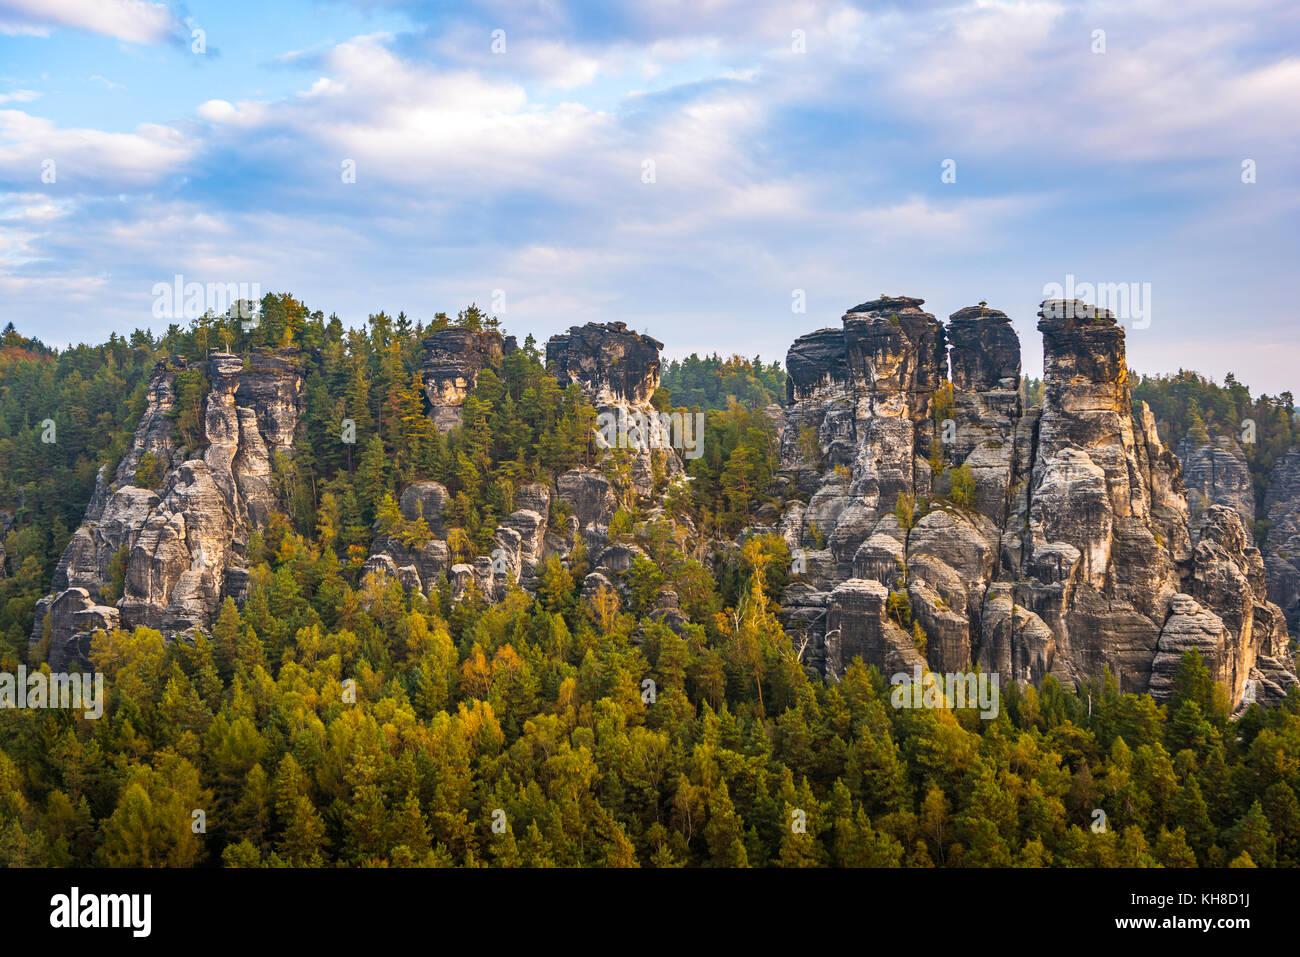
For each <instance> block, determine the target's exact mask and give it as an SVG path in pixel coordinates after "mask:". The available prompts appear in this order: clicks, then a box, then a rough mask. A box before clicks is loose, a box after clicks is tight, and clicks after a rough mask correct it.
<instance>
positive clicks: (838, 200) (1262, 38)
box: [0, 0, 1300, 393]
mask: <svg viewBox="0 0 1300 957" xmlns="http://www.w3.org/2000/svg"><path fill="white" fill-rule="evenodd" d="M196 31H197V32H196ZM1098 31H1101V32H1098ZM1298 41H1300V6H1297V4H1295V3H1294V2H1293V0H1231V2H1222V3H1215V2H1205V0H1113V2H1095V3H1057V2H1051V0H1041V2H1039V0H1029V2H995V0H974V2H966V3H945V2H939V0H934V2H916V3H913V2H909V3H898V4H891V3H874V2H871V3H869V2H863V0H859V2H848V0H795V2H784V3H782V2H769V0H734V2H733V0H653V2H642V3H620V2H613V0H599V2H597V0H593V2H583V0H540V2H538V0H534V2H507V0H488V2H480V3H477V4H472V5H468V4H466V5H462V4H458V3H455V2H438V3H423V2H402V0H393V2H384V0H355V2H351V3H348V2H342V0H339V2H318V3H312V2H296V0H276V2H274V3H269V2H266V0H259V2H249V0H190V2H187V3H184V4H181V3H153V2H148V0H0V320H3V321H13V322H14V323H15V324H16V325H17V326H18V327H19V329H20V330H21V331H23V332H24V333H27V334H35V335H37V336H39V337H40V338H42V339H44V340H45V341H46V342H48V343H51V344H55V345H65V344H67V343H69V342H77V341H100V340H102V339H104V338H105V337H106V336H107V334H108V333H109V332H110V331H111V330H117V331H119V332H123V331H129V330H130V329H133V328H136V327H145V326H150V325H152V326H153V327H154V328H155V329H157V328H159V327H160V324H159V322H158V321H157V320H155V319H153V317H152V312H151V310H152V306H153V302H154V296H153V294H152V289H153V286H154V284H155V283H157V282H164V281H171V279H172V277H173V276H174V275H176V274H181V275H183V276H184V277H185V280H186V281H198V282H221V283H228V282H247V283H250V284H251V283H257V284H259V285H260V287H261V290H262V291H263V292H267V291H273V290H274V291H282V290H287V291H292V292H293V293H295V294H296V295H298V296H299V297H300V298H302V299H304V300H305V301H306V302H307V303H308V305H309V306H311V307H312V308H313V309H321V310H323V311H324V312H325V313H327V314H328V313H330V312H337V313H338V315H339V316H340V317H342V318H343V319H344V320H345V322H348V323H349V324H358V323H360V322H362V321H364V319H365V317H366V315H367V314H369V313H372V312H377V311H379V310H381V309H382V310H386V311H388V312H390V313H396V312H397V311H398V310H403V309H404V310H405V311H406V312H407V314H408V315H410V316H412V317H418V318H424V319H427V318H428V317H430V316H431V315H432V314H433V313H434V312H437V311H440V310H442V311H447V312H454V311H455V310H456V309H458V308H461V307H463V306H464V305H466V304H467V303H469V302H471V301H475V302H478V303H479V304H480V305H484V306H489V305H491V304H492V302H493V297H494V294H495V295H496V302H497V304H498V306H503V308H499V309H498V314H499V315H500V317H501V319H502V320H503V322H504V323H505V325H506V326H507V327H508V328H509V329H510V330H511V331H512V332H516V333H518V334H520V335H521V336H522V335H524V334H526V333H528V332H532V333H534V334H536V335H537V336H538V337H539V338H540V339H544V338H545V337H546V336H548V335H550V334H551V333H553V332H556V331H559V330H561V329H564V328H567V327H568V326H570V325H573V324H575V323H582V322H587V321H608V320H614V319H621V320H624V321H626V322H627V323H628V324H629V325H630V326H632V327H634V328H637V329H640V330H642V331H648V332H650V333H651V334H653V335H655V336H656V337H658V338H659V339H661V340H663V341H664V342H665V343H666V344H667V350H666V351H667V353H668V354H669V355H671V356H680V355H684V354H687V353H689V352H691V351H700V352H705V351H714V350H717V351H720V352H723V353H732V352H741V353H744V354H746V355H754V354H761V355H763V356H764V357H765V358H767V359H774V358H776V359H783V358H784V355H785V351H786V348H787V347H788V346H789V343H790V341H791V340H792V339H793V338H794V337H795V336H797V335H799V334H801V333H803V332H806V331H809V330H811V329H815V328H818V327H822V326H827V325H835V324H837V323H838V319H839V316H840V315H842V314H843V312H844V311H845V309H846V308H847V307H849V306H851V305H853V304H855V303H858V302H861V301H863V300H865V299H869V298H875V297H876V296H877V295H879V294H881V293H888V294H905V295H912V296H919V297H922V298H924V299H926V301H927V306H926V308H927V309H928V310H930V311H932V312H934V313H935V314H936V315H938V316H940V317H941V318H946V317H947V316H948V315H949V314H950V313H952V312H954V311H955V310H957V309H958V308H960V307H962V306H965V305H970V304H973V303H975V302H978V301H979V300H986V301H987V302H988V303H989V304H990V305H991V306H995V307H997V308H1001V309H1003V310H1004V311H1006V312H1007V313H1008V314H1009V315H1011V316H1012V317H1013V319H1014V320H1015V322H1016V326H1017V329H1018V330H1019V332H1020V335H1021V339H1022V341H1023V342H1024V344H1025V366H1026V371H1029V372H1035V371H1037V370H1038V369H1040V368H1041V358H1040V357H1041V349H1040V346H1039V337H1038V334H1037V332H1036V331H1035V330H1034V321H1035V320H1034V312H1035V310H1036V307H1037V303H1038V301H1039V300H1041V299H1042V298H1044V290H1045V289H1046V288H1048V286H1049V284H1052V283H1056V284H1059V285H1061V286H1065V285H1066V283H1067V282H1068V281H1070V280H1069V279H1068V277H1073V282H1075V283H1080V284H1081V283H1125V284H1133V283H1136V284H1137V287H1136V288H1137V290H1138V295H1139V297H1140V299H1138V300H1136V302H1137V303H1140V306H1141V310H1140V311H1139V310H1138V309H1137V308H1133V312H1134V315H1133V316H1132V317H1130V319H1129V321H1128V322H1127V323H1126V324H1127V325H1128V326H1129V328H1130V332H1129V354H1130V362H1131V364H1132V365H1133V366H1134V367H1135V368H1137V369H1139V370H1141V371H1146V372H1154V371H1172V370H1175V369H1177V368H1179V367H1187V368H1195V369H1198V370H1200V371H1202V372H1205V373H1206V374H1209V375H1212V376H1214V377H1216V378H1221V377H1222V376H1223V374H1224V373H1226V372H1228V371H1233V372H1235V373H1236V374H1237V376H1238V378H1240V379H1242V380H1243V381H1246V382H1248V383H1250V384H1251V385H1252V386H1253V387H1254V389H1255V391H1256V392H1259V391H1267V392H1273V393H1276V392H1279V391H1282V390H1284V389H1291V390H1292V391H1297V392H1300V388H1297V387H1298V386H1300V376H1297V375H1296V370H1297V369H1300V332H1298V331H1297V326H1296V323H1295V312H1296V296H1295V288H1294V287H1295V283H1294V279H1295V277H1296V275H1297V268H1296V267H1297V262H1300V256H1298V255H1297V254H1298V253H1300V216H1298V214H1300V179H1298V174H1300V156H1298V155H1297V147H1298V146H1300V54H1298V53H1297V51H1298V50H1300V43H1298ZM1248 161H1249V162H1248ZM349 170H351V171H354V172H355V176H354V177H350V176H349V175H347V174H348V172H349ZM1251 170H1253V176H1252V175H1249V174H1250V171H1251ZM945 173H946V174H947V175H945ZM351 178H354V179H355V181H354V182H350V181H348V180H349V179H351ZM1250 179H1253V180H1254V181H1253V182H1245V181H1244V180H1250ZM1146 284H1149V286H1148V285H1146ZM1145 289H1149V290H1150V292H1149V295H1147V294H1144V292H1143V290H1145ZM798 291H802V299H803V300H804V302H805V303H806V312H804V313H798V312H795V311H794V309H795V307H796V306H797V303H798V300H799V298H800V293H799V292H798ZM1084 298H1087V297H1086V296H1084Z"/></svg>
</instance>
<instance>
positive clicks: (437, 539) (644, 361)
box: [365, 322, 683, 620]
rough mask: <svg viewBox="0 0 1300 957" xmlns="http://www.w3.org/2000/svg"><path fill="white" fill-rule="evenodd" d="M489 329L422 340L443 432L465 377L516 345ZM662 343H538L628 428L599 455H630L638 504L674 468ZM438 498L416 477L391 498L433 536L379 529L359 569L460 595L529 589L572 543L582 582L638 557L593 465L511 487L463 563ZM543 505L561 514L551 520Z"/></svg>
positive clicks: (623, 331) (452, 420)
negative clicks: (622, 439)
mask: <svg viewBox="0 0 1300 957" xmlns="http://www.w3.org/2000/svg"><path fill="white" fill-rule="evenodd" d="M494 335H495V334H489V333H483V334H467V333H465V332H464V331H463V330H443V331H442V332H439V333H435V334H434V335H433V336H430V337H429V338H428V339H426V340H425V348H426V350H427V352H428V354H427V356H426V361H425V374H426V382H427V384H428V388H429V398H430V401H431V403H432V405H433V409H432V412H431V413H430V414H431V416H432V417H433V418H434V420H435V422H437V423H438V424H439V427H440V428H444V429H447V428H452V427H455V426H456V425H458V424H459V422H460V405H461V403H462V402H463V401H464V397H465V395H466V394H468V391H469V389H471V388H473V381H474V378H475V377H476V376H477V375H478V374H479V372H481V371H482V369H483V368H485V367H487V366H490V365H493V364H496V363H499V361H500V357H501V355H503V354H508V353H509V352H510V351H511V350H513V348H514V341H513V340H512V339H506V340H500V337H496V339H493V338H492V337H493V336H494ZM661 348H662V344H661V343H659V342H657V341H656V340H654V339H652V338H650V337H649V336H642V335H639V334H638V333H636V332H633V331H631V330H629V329H628V328H627V326H626V325H625V324H624V323H621V322H612V323H605V324H595V323H589V324H587V325H585V326H575V327H573V328H572V329H570V330H569V331H568V332H566V333H562V334H560V335H557V336H554V337H552V338H551V340H550V341H549V342H548V343H547V346H546V356H547V361H548V365H549V366H550V368H551V371H552V372H553V373H554V374H555V375H556V377H557V379H558V381H559V382H560V384H561V386H563V387H567V386H568V385H570V384H576V385H578V387H579V388H580V389H581V390H582V392H583V394H584V396H585V397H586V399H587V400H588V401H589V402H590V403H592V405H593V406H594V407H595V409H596V411H597V413H598V414H600V415H609V416H612V417H613V418H612V421H614V422H615V423H620V424H625V423H632V424H631V425H630V427H629V428H628V433H629V434H628V438H629V441H628V443H627V444H626V446H624V445H622V443H617V447H616V448H615V450H614V451H613V452H611V453H606V454H615V455H626V456H627V457H628V464H629V466H630V468H629V470H628V474H629V478H630V486H631V487H630V489H629V490H627V491H629V492H630V494H632V495H636V496H639V497H641V498H642V499H645V500H650V499H651V497H652V496H653V495H654V494H655V493H656V492H657V491H659V490H662V489H663V488H664V487H665V486H666V483H668V482H671V481H674V480H675V479H677V478H678V477H680V476H681V475H682V474H683V468H682V464H681V460H680V458H679V457H678V454H677V453H676V452H675V451H674V449H673V447H672V439H673V437H674V436H673V433H672V430H671V429H665V428H663V427H662V425H661V424H660V422H659V420H658V415H657V412H656V411H655V409H654V408H653V407H652V406H651V405H650V398H651V396H653V395H654V392H655V390H656V389H657V388H658V387H659V367H660V360H659V350H660V349H661ZM447 501H448V493H447V489H446V488H445V487H443V486H442V485H440V484H439V483H437V482H415V483H413V484H411V485H408V486H407V487H406V488H405V489H403V490H402V493H401V496H400V503H399V504H400V508H401V511H402V516H403V518H404V519H406V520H407V521H408V522H411V521H414V520H415V519H417V518H420V517H423V518H424V520H425V521H426V522H427V523H428V525H429V528H430V531H431V532H432V533H433V539H432V540H430V541H429V542H427V543H425V544H424V545H422V546H420V547H419V548H412V547H411V546H410V545H407V544H405V543H403V542H402V541H401V540H400V539H399V538H397V537H394V536H389V535H383V534H377V535H376V537H375V540H374V542H373V543H372V546H371V553H370V557H369V558H368V559H367V562H366V566H365V570H366V571H367V572H378V573H383V574H386V575H388V576H390V577H393V578H396V579H397V580H399V581H401V582H402V583H403V585H404V586H406V587H407V588H418V589H422V590H424V591H425V592H428V590H429V589H430V588H432V587H433V586H434V585H435V583H436V582H437V581H438V580H439V578H440V577H441V576H443V575H446V577H447V580H448V582H449V583H450V585H451V589H452V595H453V597H455V598H457V599H459V598H461V597H464V596H465V595H466V594H468V593H469V592H470V591H471V589H475V590H477V591H478V592H479V593H480V594H482V595H483V596H485V597H486V598H488V599H489V600H496V599H499V598H501V597H503V596H504V595H505V593H506V590H507V589H508V588H509V587H510V586H511V585H513V584H519V585H522V586H524V587H532V586H533V585H535V584H536V582H537V578H538V575H539V574H540V573H541V570H542V568H543V567H544V565H545V563H546V561H547V560H548V559H549V558H550V557H551V556H556V557H558V558H559V559H560V560H561V561H562V562H563V561H566V560H567V558H568V556H569V554H570V552H571V551H572V550H573V547H574V545H575V543H576V542H578V541H579V540H581V541H582V543H583V544H585V546H586V547H587V549H588V554H589V556H590V561H591V570H590V573H589V574H588V576H587V579H588V580H587V581H586V582H585V583H584V587H588V586H589V587H590V588H591V589H594V588H597V587H600V586H601V585H602V584H604V585H606V586H608V587H610V588H617V585H616V584H615V582H616V581H617V580H618V577H619V573H621V572H624V571H626V570H627V568H629V567H630V566H631V563H632V561H633V560H634V559H635V557H636V553H637V552H639V549H637V550H635V551H630V550H629V547H628V546H623V545H619V544H614V545H611V544H610V542H609V526H610V522H611V520H612V519H613V518H614V515H615V513H616V512H617V511H618V507H619V498H618V494H617V493H616V490H615V488H614V486H613V485H612V484H611V482H610V479H609V478H608V477H606V475H605V473H604V472H602V471H601V470H600V469H597V468H591V467H587V466H580V467H577V468H574V469H570V470H569V471H567V472H564V473H563V474H561V475H559V476H558V477H557V479H556V483H555V485H554V487H551V486H548V485H546V484H541V483H533V484H526V485H521V486H519V487H518V488H516V489H515V490H514V501H513V506H514V510H513V511H511V512H510V513H509V514H507V515H505V516H504V517H503V518H501V519H500V520H499V521H498V523H497V529H496V532H495V533H494V535H493V537H492V543H491V549H490V553H489V554H487V555H480V556H476V557H475V558H474V560H473V561H472V562H457V563H455V564H450V560H449V555H450V550H449V549H448V546H447V542H446V541H445V539H446V537H447V534H448V532H449V531H450V529H449V527H448V526H447V523H446V522H445V521H444V520H443V511H444V508H445V506H446V504H447ZM552 502H554V503H555V505H556V506H557V508H558V509H559V511H555V512H554V515H553V508H552ZM647 504H649V505H653V502H652V501H647ZM651 512H652V513H653V508H652V509H651ZM553 519H554V521H552V520H553ZM660 611H661V612H662V617H663V618H664V619H665V620H673V615H674V614H677V611H676V607H675V605H673V604H672V602H671V601H668V603H667V604H665V605H664V607H663V608H662V609H660ZM679 617H680V616H679Z"/></svg>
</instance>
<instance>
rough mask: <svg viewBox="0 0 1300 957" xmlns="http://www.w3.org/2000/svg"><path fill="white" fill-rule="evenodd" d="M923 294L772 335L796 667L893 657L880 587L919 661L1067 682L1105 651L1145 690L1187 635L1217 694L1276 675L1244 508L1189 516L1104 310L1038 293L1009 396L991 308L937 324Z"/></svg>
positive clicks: (1163, 673)
mask: <svg viewBox="0 0 1300 957" xmlns="http://www.w3.org/2000/svg"><path fill="white" fill-rule="evenodd" d="M921 305H922V300H919V299H910V298H903V297H898V298H882V299H878V300H874V301H872V302H868V303H864V304H862V305H860V306H856V307H854V308H853V309H851V310H849V312H848V313H847V314H846V315H845V316H844V318H843V328H842V329H823V330H819V331H817V332H813V333H809V334H808V335H805V336H802V337H800V338H799V339H797V340H796V341H795V343H794V345H792V346H791V348H790V353H789V356H788V358H787V369H788V380H787V392H788V398H789V401H790V404H789V407H788V408H787V410H786V414H785V419H786V422H785V428H784V431H783V436H782V468H781V477H782V479H783V480H784V482H785V483H786V488H787V492H788V494H789V495H791V496H794V497H796V498H798V499H800V500H799V501H795V502H794V503H792V504H791V505H789V506H788V507H787V510H786V513H785V515H784V516H783V517H782V520H781V521H780V523H779V525H778V526H777V528H778V529H779V530H780V531H781V533H782V534H783V535H784V536H785V537H786V539H787V541H788V543H789V545H790V546H791V548H792V549H794V550H795V555H796V560H797V562H798V565H799V568H800V569H801V573H800V574H797V575H796V576H795V579H794V581H793V582H792V584H791V585H790V586H789V588H788V589H787V591H786V593H785V595H784V596H783V602H782V604H783V607H784V612H785V615H786V619H787V622H788V626H789V627H790V629H791V630H792V631H794V632H795V633H796V635H797V636H802V638H798V637H797V639H796V644H799V643H801V642H806V653H805V661H806V662H808V663H810V664H812V665H813V666H815V667H817V668H819V669H821V670H823V671H825V672H826V673H828V674H836V673H838V672H839V671H841V670H842V669H843V667H845V666H846V665H847V664H848V662H849V660H850V659H851V657H852V655H854V654H862V655H863V657H864V660H866V661H868V662H869V663H873V664H876V665H878V666H880V667H881V668H882V669H886V670H887V671H893V670H907V669H906V668H903V667H901V663H903V662H904V660H905V658H906V654H905V652H906V651H907V650H908V649H909V648H910V649H912V650H913V651H915V647H914V645H913V642H912V638H911V636H910V635H908V634H907V633H906V632H905V631H903V630H902V629H901V628H899V623H898V622H895V621H892V620H890V619H889V617H888V616H887V615H885V613H884V612H883V611H882V609H885V608H886V605H887V599H888V598H889V594H890V592H891V591H893V592H895V593H896V594H897V595H898V599H899V600H901V601H902V602H903V603H904V604H905V606H906V608H907V609H908V613H909V615H910V617H911V618H912V619H914V620H915V621H916V622H918V623H920V625H921V627H922V628H923V629H924V631H925V633H926V636H927V640H926V644H925V656H926V659H927V660H928V663H929V665H930V666H931V667H932V668H934V669H936V670H939V671H955V670H961V669H964V668H967V667H970V666H973V665H974V666H978V667H980V668H983V669H985V670H994V671H998V672H999V673H1000V674H1001V675H1002V676H1003V680H1004V681H1005V680H1011V679H1014V680H1018V681H1030V682H1039V681H1041V680H1042V679H1043V677H1045V676H1046V675H1047V674H1049V673H1050V674H1054V675H1055V676H1056V677H1057V678H1058V679H1060V680H1062V681H1064V682H1066V683H1070V684H1078V683H1080V682H1082V681H1085V680H1088V679H1091V678H1093V677H1096V676H1098V675H1099V674H1101V673H1102V671H1103V669H1107V668H1108V669H1109V670H1110V671H1111V672H1112V673H1113V674H1115V675H1116V676H1117V677H1118V679H1119V682H1120V684H1121V687H1122V688H1123V689H1124V690H1125V691H1130V692H1141V691H1147V690H1150V691H1151V692H1152V693H1154V694H1156V695H1157V696H1163V695H1166V694H1167V693H1168V691H1169V681H1170V679H1171V677H1172V674H1173V673H1174V671H1175V670H1176V668H1177V664H1178V661H1179V660H1181V654H1182V652H1183V651H1184V650H1186V649H1187V648H1190V647H1197V648H1200V649H1201V650H1202V653H1203V654H1205V655H1206V657H1207V662H1209V663H1210V666H1211V668H1212V670H1213V671H1214V672H1215V674H1216V676H1217V677H1218V678H1219V679H1220V680H1221V681H1222V682H1223V683H1224V685H1225V686H1226V687H1227V689H1228V691H1229V695H1230V698H1231V699H1232V702H1233V703H1234V705H1235V704H1239V703H1240V702H1241V701H1243V700H1247V699H1249V700H1269V699H1270V698H1272V697H1276V696H1277V695H1278V694H1279V693H1284V692H1285V688H1286V687H1288V686H1289V685H1290V684H1291V683H1294V680H1295V675H1294V665H1293V664H1292V663H1291V662H1290V661H1289V659H1288V657H1287V651H1286V643H1287V637H1286V629H1285V625H1284V624H1282V615H1281V611H1280V609H1278V608H1277V606H1276V605H1271V604H1269V602H1268V600H1267V597H1266V594H1265V588H1264V565H1263V560H1262V558H1261V557H1260V555H1259V551H1258V549H1255V548H1254V546H1253V543H1252V542H1251V540H1250V533H1249V531H1248V526H1246V525H1243V522H1242V517H1241V516H1240V515H1239V514H1238V512H1237V511H1234V510H1233V509H1230V508H1223V507H1208V509H1207V510H1206V512H1205V514H1206V520H1205V522H1204V527H1203V528H1201V527H1200V526H1197V527H1195V528H1193V527H1192V525H1191V523H1190V522H1189V516H1188V505H1187V493H1186V490H1185V487H1184V485H1183V480H1182V476H1181V469H1180V466H1179V463H1178V460H1177V458H1176V457H1175V456H1174V455H1173V454H1172V453H1171V452H1170V450H1168V449H1166V448H1165V447H1164V445H1163V444H1162V443H1161V441H1160V438H1159V436H1158V434H1157V432H1156V427H1155V421H1154V418H1153V417H1152V415H1151V413H1150V410H1149V409H1147V408H1146V406H1145V404H1142V405H1140V406H1139V407H1138V408H1137V409H1136V410H1135V409H1134V407H1133V402H1132V397H1131V394H1130V391H1129V382H1128V369H1127V365H1126V363H1125V357H1124V331H1123V329H1122V328H1120V327H1119V326H1118V325H1117V324H1116V322H1115V319H1114V318H1113V316H1111V314H1110V313H1109V312H1107V311H1105V310H1098V309H1095V308H1093V307H1090V306H1086V305H1085V304H1083V303H1079V302H1064V301H1048V302H1044V303H1043V304H1042V307H1041V311H1040V313H1039V320H1040V321H1039V324H1038V328H1039V331H1040V332H1041V333H1042V336H1043V348H1044V369H1045V374H1044V382H1045V399H1044V404H1043V407H1042V409H1041V410H1038V409H1033V410H1024V409H1022V408H1021V402H1020V393H1019V388H1018V386H1019V377H1020V351H1019V341H1018V338H1017V336H1016V333H1015V331H1014V329H1013V328H1012V326H1011V324H1010V321H1009V319H1008V318H1007V316H1006V315H1005V314H1003V313H1001V312H998V311H997V310H993V309H989V308H987V307H986V306H985V305H984V304H981V305H979V306H972V307H967V308H965V309H961V310H959V311H958V312H956V313H954V314H953V315H952V316H951V317H950V319H949V323H948V325H947V328H946V329H945V328H944V327H943V326H942V325H941V324H940V323H939V322H938V321H937V320H936V319H935V318H934V317H933V316H931V315H929V314H928V313H925V312H923V311H922V310H921V308H920V306H921ZM949 346H950V347H951V348H950V351H947V350H948V347H949ZM950 370H951V371H950ZM1297 465H1298V466H1300V462H1297ZM1218 474H1219V473H1217V472H1216V473H1215V480H1216V483H1217V484H1215V483H1211V490H1212V489H1214V488H1218V487H1220V486H1222V485H1225V484H1228V483H1226V482H1225V481H1224V480H1219V479H1218ZM959 477H960V478H961V479H962V483H963V484H962V485H961V487H960V488H958V487H956V485H957V482H958V478H959ZM1247 478H1248V476H1247ZM1199 479H1200V475H1199V473H1198V481H1199ZM1231 484H1232V485H1233V487H1236V482H1235V478H1234V480H1233V482H1232V483H1231ZM958 493H960V494H958ZM913 502H919V503H928V507H925V506H923V507H922V508H921V509H918V510H916V511H915V512H913V511H912V510H911V509H910V507H909V506H910V505H911V504H912V503H913ZM896 505H898V508H897V509H896V508H895V506H896ZM896 512H897V514H895V513H896ZM900 519H901V520H902V521H900ZM1194 540H1195V541H1196V545H1195V548H1193V541H1194ZM1297 577H1298V579H1300V576H1297ZM882 616H884V617H882ZM886 625H889V626H892V627H886Z"/></svg>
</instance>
